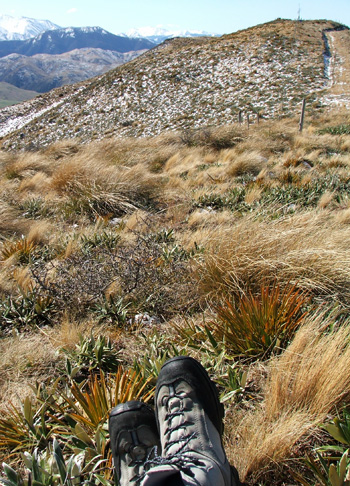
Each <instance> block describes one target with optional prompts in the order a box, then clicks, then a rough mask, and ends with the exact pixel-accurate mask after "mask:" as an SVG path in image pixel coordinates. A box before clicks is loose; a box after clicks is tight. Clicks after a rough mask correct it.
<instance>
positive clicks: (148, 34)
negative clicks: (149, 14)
mask: <svg viewBox="0 0 350 486" xmlns="http://www.w3.org/2000/svg"><path fill="white" fill-rule="evenodd" d="M121 35H123V34H121ZM124 35H125V36H127V37H133V38H135V37H137V38H143V39H148V40H150V41H152V42H154V43H155V44H160V43H161V42H163V41H165V40H166V39H171V38H173V37H202V36H207V37H217V36H218V34H213V33H210V32H205V31H202V30H177V29H173V30H167V29H164V28H163V27H141V28H139V29H131V30H128V32H126V34H124Z"/></svg>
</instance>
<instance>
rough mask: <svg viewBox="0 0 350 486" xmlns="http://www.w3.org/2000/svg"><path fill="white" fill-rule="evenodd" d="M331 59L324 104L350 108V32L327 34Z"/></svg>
mask: <svg viewBox="0 0 350 486" xmlns="http://www.w3.org/2000/svg"><path fill="white" fill-rule="evenodd" d="M326 37H327V40H328V45H329V49H330V54H331V57H330V59H329V66H328V69H327V71H328V78H329V85H328V89H327V91H326V92H325V94H324V97H323V99H324V102H326V104H328V105H339V106H345V107H346V108H350V30H339V31H336V30H334V31H329V32H326Z"/></svg>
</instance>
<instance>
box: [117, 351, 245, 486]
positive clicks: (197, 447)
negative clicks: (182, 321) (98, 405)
mask: <svg viewBox="0 0 350 486" xmlns="http://www.w3.org/2000/svg"><path fill="white" fill-rule="evenodd" d="M223 417H224V409H223V406H222V404H221V403H220V402H219V399H218V393H217V389H216V387H215V385H214V383H213V382H212V381H211V380H210V378H209V376H208V374H207V372H206V371H205V369H204V368H203V367H202V365H201V364H200V363H198V361H196V360H194V359H193V358H190V357H188V356H178V357H176V358H173V359H170V360H169V361H167V362H166V363H165V364H164V365H163V367H162V369H161V371H160V373H159V377H158V381H157V387H156V393H155V410H153V409H152V408H151V407H149V406H148V405H146V404H144V403H142V402H138V401H131V402H127V403H123V404H121V405H118V406H117V407H115V408H114V409H113V410H112V411H111V413H110V417H109V432H110V439H111V447H112V454H113V461H114V468H115V473H116V478H117V481H118V482H119V484H120V486H129V485H130V486H165V485H166V486H178V485H185V486H195V485H196V486H198V485H200V486H214V485H215V486H238V485H239V484H240V482H239V479H238V474H237V471H236V470H235V468H233V467H231V466H230V465H229V463H228V460H227V458H226V454H225V451H224V449H223V446H222V440H221V437H222V432H223V422H222V421H223ZM160 452H161V454H160ZM158 454H159V455H158Z"/></svg>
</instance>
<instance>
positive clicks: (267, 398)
mask: <svg viewBox="0 0 350 486" xmlns="http://www.w3.org/2000/svg"><path fill="white" fill-rule="evenodd" d="M332 328H333V330H329V329H332ZM349 340H350V325H349V322H348V321H347V322H346V324H344V325H342V326H334V316H332V315H330V316H327V313H325V312H319V313H318V314H316V315H311V316H310V317H309V318H308V319H307V322H305V324H304V325H303V326H302V327H301V328H300V329H299V330H298V331H297V333H296V335H295V338H294V340H293V342H292V343H291V344H290V346H288V347H287V349H286V350H285V351H284V353H283V354H282V355H281V356H279V357H276V358H274V359H273V360H272V361H271V363H270V365H269V369H270V372H269V376H268V378H267V381H266V385H265V390H266V391H265V394H264V397H263V400H262V402H261V404H260V405H259V406H258V407H257V408H256V409H255V410H254V411H253V412H246V413H245V416H244V417H243V418H242V420H241V422H238V423H237V422H236V424H234V425H233V424H232V425H233V426H232V429H231V432H229V434H228V435H229V436H230V433H231V434H232V440H235V445H234V447H232V449H231V460H232V461H233V463H234V464H236V465H237V466H238V469H239V470H240V473H241V477H242V479H243V480H244V479H247V478H248V477H249V476H253V477H254V479H253V478H252V477H251V478H250V481H252V482H253V483H254V482H256V481H257V478H258V477H260V478H261V477H263V476H264V474H268V470H269V468H271V467H274V468H276V467H278V466H282V465H284V467H286V462H287V461H288V458H289V457H290V456H291V455H292V454H293V448H294V446H295V445H296V444H297V443H298V441H301V440H302V439H303V440H305V438H306V437H310V435H312V434H314V433H315V429H316V427H317V426H318V425H319V424H320V423H322V422H323V421H325V419H326V418H327V415H328V414H330V413H334V412H335V410H336V409H337V407H339V406H341V404H342V403H344V402H345V403H348V400H349V390H350V369H349V366H348V363H349V359H350V346H349V342H350V341H349Z"/></svg>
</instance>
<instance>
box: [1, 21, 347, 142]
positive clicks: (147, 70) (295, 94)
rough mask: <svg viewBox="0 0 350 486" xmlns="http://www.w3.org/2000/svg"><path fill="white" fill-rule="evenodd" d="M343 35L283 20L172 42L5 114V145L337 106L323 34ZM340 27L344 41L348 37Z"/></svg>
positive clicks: (326, 25)
mask: <svg viewBox="0 0 350 486" xmlns="http://www.w3.org/2000/svg"><path fill="white" fill-rule="evenodd" d="M338 28H341V26H340V25H339V24H337V23H335V22H329V21H321V20H320V21H303V22H296V21H295V22H294V21H290V20H281V19H279V20H276V21H274V22H270V23H268V24H264V25H261V26H257V27H253V28H250V29H247V30H245V31H240V32H237V33H235V34H231V35H227V36H222V37H220V38H196V39H173V40H171V41H167V42H165V43H163V44H162V45H160V46H159V47H157V48H155V49H151V50H150V51H148V52H147V53H146V54H144V55H142V56H140V57H138V58H137V59H136V60H134V61H132V62H130V63H127V64H125V65H123V66H121V67H120V68H117V69H115V70H111V71H109V72H108V73H107V74H105V75H103V76H100V77H97V78H94V79H93V80H90V81H89V82H84V83H81V84H80V86H79V88H78V87H77V90H76V92H75V93H72V92H71V91H67V89H66V88H64V89H62V90H55V91H54V92H52V93H51V94H48V95H44V96H42V97H41V98H40V100H37V101H36V103H30V104H28V105H27V106H25V107H23V108H21V111H20V113H17V112H16V111H15V110H8V111H6V110H3V111H2V112H0V135H2V136H3V137H4V138H3V140H2V144H3V146H4V147H6V148H7V149H18V148H25V147H26V146H28V145H30V144H31V145H32V146H35V147H38V148H39V147H43V146H44V145H48V144H50V143H54V142H57V141H59V140H63V139H65V140H67V139H76V140H79V141H81V142H83V143H86V142H89V141H91V140H98V139H103V138H105V137H111V136H119V137H123V136H151V135H157V134H160V133H163V132H164V131H171V130H176V129H187V128H205V127H207V126H213V127H215V126H217V125H221V124H223V123H234V122H237V120H238V116H239V112H240V111H242V114H243V117H244V119H245V120H246V119H247V117H248V116H250V119H255V118H256V116H257V113H259V114H260V116H262V117H264V118H266V119H268V118H276V117H285V116H290V115H291V114H295V113H296V112H297V111H299V110H300V103H301V101H302V99H303V98H307V99H308V104H307V110H308V111H310V112H315V111H316V110H322V109H324V108H325V107H327V106H329V104H331V103H332V102H331V101H330V100H329V98H327V99H325V94H326V88H327V87H328V85H329V83H330V79H329V78H328V77H327V73H325V59H324V54H325V50H326V44H325V39H326V38H327V36H326V34H325V32H326V31H327V29H330V30H331V31H334V32H337V34H339V32H340V31H339V32H338V31H336V30H335V29H338ZM344 29H345V30H344V38H343V39H342V43H344V42H347V40H348V38H349V37H350V30H349V29H347V28H345V27H344ZM332 45H333V44H332ZM336 54H337V51H334V49H332V55H333V56H336ZM346 55H347V56H348V54H346ZM327 94H328V93H327ZM348 101H349V100H348ZM344 102H346V100H344ZM43 109H44V111H43ZM13 120H16V123H15V124H14V123H13ZM24 126H25V130H23V127H24ZM16 129H17V130H19V132H18V131H16ZM18 133H23V136H22V137H21V138H19V137H18Z"/></svg>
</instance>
